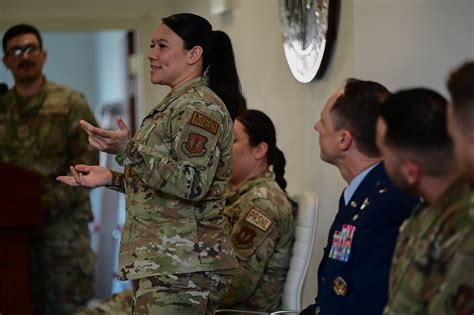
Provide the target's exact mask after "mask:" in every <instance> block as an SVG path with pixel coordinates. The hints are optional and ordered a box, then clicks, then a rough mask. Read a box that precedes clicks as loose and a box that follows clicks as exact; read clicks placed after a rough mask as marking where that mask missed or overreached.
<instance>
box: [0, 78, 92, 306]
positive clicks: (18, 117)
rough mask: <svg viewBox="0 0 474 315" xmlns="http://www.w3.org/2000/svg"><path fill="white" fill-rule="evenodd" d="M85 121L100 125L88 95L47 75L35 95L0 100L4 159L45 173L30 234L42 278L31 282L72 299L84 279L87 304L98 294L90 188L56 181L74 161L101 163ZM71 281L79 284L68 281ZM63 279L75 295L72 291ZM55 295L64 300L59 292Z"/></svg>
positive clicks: (10, 95)
mask: <svg viewBox="0 0 474 315" xmlns="http://www.w3.org/2000/svg"><path fill="white" fill-rule="evenodd" d="M81 119H84V120H87V121H89V122H90V123H92V124H96V122H95V119H94V117H93V115H92V113H91V110H90V108H89V106H88V104H87V102H86V100H85V99H84V97H83V96H82V95H81V94H80V93H78V92H76V91H74V90H72V89H69V88H67V87H65V86H62V85H58V84H56V83H53V82H48V81H46V78H44V84H43V86H42V87H41V89H40V90H39V91H38V93H37V94H35V95H34V96H32V97H31V98H28V99H23V98H20V97H19V96H17V95H16V93H15V92H14V90H13V89H11V90H9V91H8V92H7V93H6V94H5V95H4V96H2V97H1V98H0V161H2V162H6V163H11V164H14V165H17V166H20V167H23V168H26V169H29V170H33V171H36V172H38V173H39V174H41V175H42V179H41V201H42V210H43V224H42V225H41V226H39V227H37V228H35V229H33V230H32V231H31V235H30V236H31V237H30V250H31V251H32V253H30V254H32V257H31V258H32V263H31V264H30V267H31V268H33V269H34V270H35V271H33V273H34V274H35V276H33V277H36V276H38V277H41V279H36V280H33V281H32V285H33V286H38V287H40V288H39V289H38V290H39V292H40V294H42V295H43V294H46V290H45V289H46V288H48V287H49V290H57V292H56V293H57V294H62V295H64V297H65V298H66V299H73V296H75V295H76V294H77V292H80V289H79V287H81V284H80V283H79V282H81V281H82V282H81V283H83V284H84V290H86V291H87V290H88V291H90V296H87V297H84V296H82V297H78V299H85V300H84V301H83V302H85V301H86V300H87V299H89V298H91V297H92V294H93V291H92V290H93V287H92V286H93V268H94V254H93V252H92V250H91V248H90V236H89V229H88V223H89V222H90V221H91V220H92V213H91V207H90V201H89V191H88V190H87V189H84V188H77V187H71V186H68V185H64V184H63V183H60V182H58V181H57V180H56V177H57V176H59V175H64V174H67V173H68V167H69V166H70V165H74V164H78V163H84V164H97V163H98V162H99V152H98V151H96V150H95V149H93V148H92V147H91V146H90V145H89V143H88V140H87V134H86V133H85V132H84V131H83V130H82V128H81V127H80V125H79V120H81ZM78 253H79V254H78ZM53 266H55V268H53ZM61 268H66V269H67V268H72V269H67V273H68V275H67V276H66V275H65V274H62V273H63V272H66V271H65V270H63V269H61ZM78 270H81V271H80V272H79V271H78ZM76 272H78V274H75V273H76ZM61 277H63V278H64V279H62V280H61ZM56 281H59V282H56ZM69 282H73V283H74V286H70V285H69V284H68V285H66V283H69ZM59 283H61V284H62V285H64V286H65V287H70V290H71V292H73V291H74V293H68V292H67V289H66V288H62V287H60V286H61V284H59ZM74 287H75V288H76V289H74ZM85 287H88V289H85ZM48 292H49V291H48ZM56 293H55V294H56ZM48 294H49V293H48ZM51 294H53V293H51ZM51 298H52V299H54V302H55V303H62V300H61V299H60V298H59V297H58V296H55V297H51ZM44 299H46V298H45V297H42V298H40V300H42V303H46V304H48V303H50V301H47V300H46V301H45V300H44ZM76 302H77V303H81V302H80V301H78V300H76ZM65 303H66V302H65Z"/></svg>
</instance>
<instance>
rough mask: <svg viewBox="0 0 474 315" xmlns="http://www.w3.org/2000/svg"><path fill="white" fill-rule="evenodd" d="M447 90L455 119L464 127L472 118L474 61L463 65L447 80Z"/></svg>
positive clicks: (473, 106)
mask: <svg viewBox="0 0 474 315" xmlns="http://www.w3.org/2000/svg"><path fill="white" fill-rule="evenodd" d="M447 85H448V90H449V93H450V94H451V99H452V104H453V108H454V112H455V114H456V117H457V118H459V122H461V123H462V124H463V125H464V126H472V119H473V118H474V61H469V62H466V63H464V64H463V65H462V66H461V67H459V68H458V69H456V70H455V71H453V72H452V73H451V75H450V76H449V78H448V84H447Z"/></svg>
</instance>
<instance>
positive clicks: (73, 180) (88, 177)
mask: <svg viewBox="0 0 474 315" xmlns="http://www.w3.org/2000/svg"><path fill="white" fill-rule="evenodd" d="M69 170H70V171H71V175H70V176H58V177H56V180H58V181H60V182H63V183H65V184H67V185H70V186H82V187H88V188H96V187H100V186H105V185H110V183H111V182H112V172H111V171H110V170H109V169H108V168H106V167H102V166H98V165H83V164H78V165H75V166H69Z"/></svg>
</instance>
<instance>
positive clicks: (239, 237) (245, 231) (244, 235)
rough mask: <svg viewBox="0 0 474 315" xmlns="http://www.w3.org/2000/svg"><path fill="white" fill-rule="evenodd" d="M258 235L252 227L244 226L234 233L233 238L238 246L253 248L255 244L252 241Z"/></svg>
mask: <svg viewBox="0 0 474 315" xmlns="http://www.w3.org/2000/svg"><path fill="white" fill-rule="evenodd" d="M256 235H257V232H255V231H254V230H252V229H251V228H248V227H246V226H242V227H241V228H240V231H239V233H236V234H233V235H232V239H233V241H234V244H235V246H236V247H237V248H251V247H252V246H253V243H252V241H253V239H254V238H255V236H256Z"/></svg>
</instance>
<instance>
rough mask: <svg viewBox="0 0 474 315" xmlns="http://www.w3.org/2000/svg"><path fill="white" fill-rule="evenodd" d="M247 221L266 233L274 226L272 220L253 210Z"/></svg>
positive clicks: (246, 218)
mask: <svg viewBox="0 0 474 315" xmlns="http://www.w3.org/2000/svg"><path fill="white" fill-rule="evenodd" d="M245 221H247V222H248V223H250V224H253V225H255V226H256V227H258V228H259V229H260V230H262V231H264V232H266V231H267V230H268V228H269V227H270V225H272V220H270V219H269V218H267V217H266V216H265V215H263V214H262V213H260V212H258V211H257V210H255V209H252V210H251V211H250V212H249V214H247V216H246V217H245Z"/></svg>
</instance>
